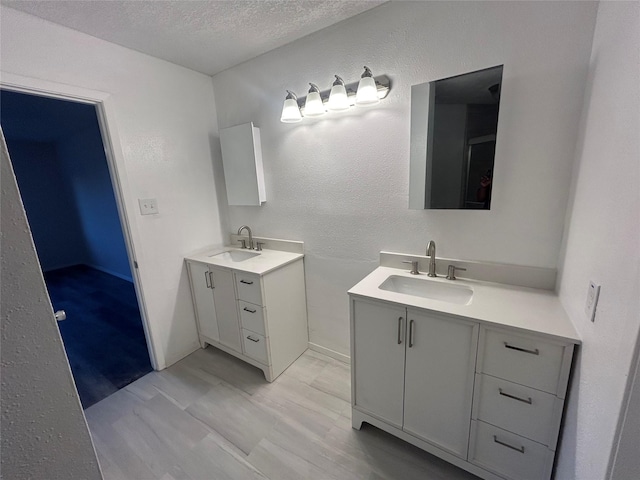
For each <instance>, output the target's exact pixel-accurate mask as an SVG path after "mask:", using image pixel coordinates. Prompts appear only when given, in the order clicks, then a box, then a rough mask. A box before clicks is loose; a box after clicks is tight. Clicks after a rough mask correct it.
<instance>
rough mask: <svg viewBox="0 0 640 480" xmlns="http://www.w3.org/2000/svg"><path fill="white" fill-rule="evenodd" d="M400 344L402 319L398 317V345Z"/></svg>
mask: <svg viewBox="0 0 640 480" xmlns="http://www.w3.org/2000/svg"><path fill="white" fill-rule="evenodd" d="M401 343H402V317H398V345H400V344H401Z"/></svg>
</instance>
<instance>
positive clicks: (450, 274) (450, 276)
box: [447, 265, 467, 280]
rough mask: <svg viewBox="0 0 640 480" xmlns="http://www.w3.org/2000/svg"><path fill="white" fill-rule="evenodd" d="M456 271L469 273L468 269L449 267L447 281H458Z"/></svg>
mask: <svg viewBox="0 0 640 480" xmlns="http://www.w3.org/2000/svg"><path fill="white" fill-rule="evenodd" d="M456 270H462V271H463V272H466V271H467V269H466V268H462V267H456V266H455V265H449V268H447V280H455V279H456Z"/></svg>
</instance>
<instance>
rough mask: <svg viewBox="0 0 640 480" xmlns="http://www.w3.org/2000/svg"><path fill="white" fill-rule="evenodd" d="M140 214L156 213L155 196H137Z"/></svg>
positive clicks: (156, 203) (156, 202)
mask: <svg viewBox="0 0 640 480" xmlns="http://www.w3.org/2000/svg"><path fill="white" fill-rule="evenodd" d="M138 205H140V215H156V214H158V213H160V212H159V211H158V200H157V199H155V198H139V199H138Z"/></svg>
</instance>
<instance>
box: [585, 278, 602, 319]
mask: <svg viewBox="0 0 640 480" xmlns="http://www.w3.org/2000/svg"><path fill="white" fill-rule="evenodd" d="M599 296H600V285H596V284H595V283H593V282H589V290H587V304H586V305H585V306H584V313H585V314H586V315H587V318H588V319H589V320H591V321H592V322H595V321H596V306H597V305H598V297H599Z"/></svg>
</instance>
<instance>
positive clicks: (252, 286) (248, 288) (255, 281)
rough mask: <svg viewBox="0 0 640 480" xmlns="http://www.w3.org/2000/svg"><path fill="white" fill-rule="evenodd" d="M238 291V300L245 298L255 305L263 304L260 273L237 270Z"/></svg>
mask: <svg viewBox="0 0 640 480" xmlns="http://www.w3.org/2000/svg"><path fill="white" fill-rule="evenodd" d="M236 291H237V292H238V300H244V301H245V302H249V303H253V304H254V305H263V303H262V293H261V291H260V276H259V275H252V274H250V273H242V272H236Z"/></svg>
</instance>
